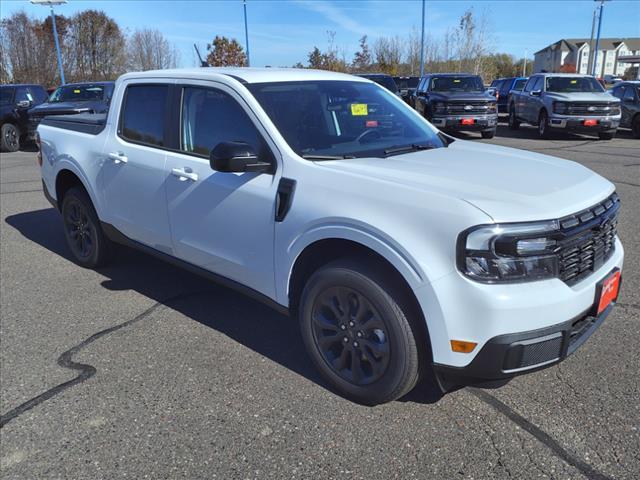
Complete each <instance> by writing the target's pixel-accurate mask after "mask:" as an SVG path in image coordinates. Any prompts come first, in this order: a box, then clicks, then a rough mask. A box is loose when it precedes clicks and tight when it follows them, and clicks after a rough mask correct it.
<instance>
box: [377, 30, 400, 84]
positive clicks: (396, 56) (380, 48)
mask: <svg viewBox="0 0 640 480" xmlns="http://www.w3.org/2000/svg"><path fill="white" fill-rule="evenodd" d="M373 51H374V54H375V57H376V63H377V64H378V68H379V69H380V71H382V72H384V73H388V74H389V75H397V74H398V70H399V68H400V63H401V62H402V59H403V56H404V55H403V54H404V42H403V41H402V39H401V38H400V37H398V36H395V37H379V38H378V39H377V40H376V43H375V45H374V47H373Z"/></svg>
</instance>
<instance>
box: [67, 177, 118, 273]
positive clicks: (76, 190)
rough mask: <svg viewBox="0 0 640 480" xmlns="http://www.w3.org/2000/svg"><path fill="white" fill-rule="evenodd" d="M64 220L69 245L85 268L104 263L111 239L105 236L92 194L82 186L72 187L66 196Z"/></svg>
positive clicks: (77, 260) (107, 257) (95, 266)
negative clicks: (92, 200)
mask: <svg viewBox="0 0 640 480" xmlns="http://www.w3.org/2000/svg"><path fill="white" fill-rule="evenodd" d="M61 213H62V222H63V224H64V236H65V238H66V240H67V245H68V246H69V249H70V250H71V253H72V254H73V257H74V259H75V260H76V262H77V263H78V264H79V265H81V266H83V267H85V268H97V267H100V266H102V265H104V264H105V263H106V262H107V261H108V259H109V254H110V251H111V242H110V241H109V239H108V238H107V237H106V236H105V235H104V232H103V231H102V227H101V226H100V220H99V219H98V215H97V214H96V211H95V209H94V208H93V204H92V203H91V199H90V198H89V195H88V194H87V193H86V192H85V190H84V189H83V188H81V187H72V188H70V189H69V190H68V191H67V192H66V193H65V194H64V196H63V198H62V209H61Z"/></svg>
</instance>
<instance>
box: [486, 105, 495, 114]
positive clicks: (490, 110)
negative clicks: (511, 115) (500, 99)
mask: <svg viewBox="0 0 640 480" xmlns="http://www.w3.org/2000/svg"><path fill="white" fill-rule="evenodd" d="M487 111H488V112H489V113H495V111H496V103H495V102H493V103H489V105H488V108H487Z"/></svg>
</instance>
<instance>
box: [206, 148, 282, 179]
mask: <svg viewBox="0 0 640 480" xmlns="http://www.w3.org/2000/svg"><path fill="white" fill-rule="evenodd" d="M209 165H211V168H212V169H213V170H216V171H218V172H258V173H272V171H273V167H272V164H271V163H269V162H261V161H260V160H258V154H257V153H256V151H255V150H254V149H253V147H252V146H251V145H249V144H248V143H245V142H221V143H219V144H218V145H216V146H215V148H214V149H213V150H211V154H210V155H209Z"/></svg>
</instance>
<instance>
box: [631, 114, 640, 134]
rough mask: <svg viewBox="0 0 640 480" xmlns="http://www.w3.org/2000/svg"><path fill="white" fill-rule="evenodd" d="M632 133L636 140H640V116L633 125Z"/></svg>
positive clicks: (636, 117)
mask: <svg viewBox="0 0 640 480" xmlns="http://www.w3.org/2000/svg"><path fill="white" fill-rule="evenodd" d="M631 133H632V134H633V136H634V138H640V115H636V116H635V118H634V119H633V123H632V124H631Z"/></svg>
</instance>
